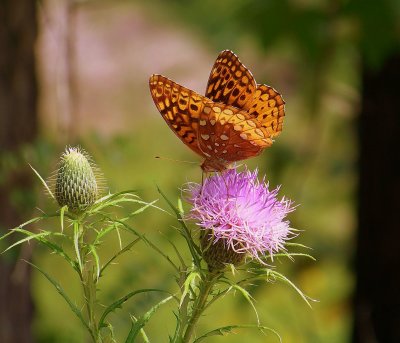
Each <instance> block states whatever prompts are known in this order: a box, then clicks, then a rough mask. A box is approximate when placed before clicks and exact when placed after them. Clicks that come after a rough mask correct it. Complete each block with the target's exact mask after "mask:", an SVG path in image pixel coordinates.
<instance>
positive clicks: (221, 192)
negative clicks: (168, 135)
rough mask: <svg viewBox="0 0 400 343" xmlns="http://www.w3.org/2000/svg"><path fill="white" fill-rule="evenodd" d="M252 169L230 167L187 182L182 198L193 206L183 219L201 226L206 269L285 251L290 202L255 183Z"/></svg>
mask: <svg viewBox="0 0 400 343" xmlns="http://www.w3.org/2000/svg"><path fill="white" fill-rule="evenodd" d="M257 173H258V172H257V170H256V171H254V172H251V171H248V170H245V171H243V172H237V171H236V170H235V169H231V170H228V171H226V172H225V173H222V174H219V173H218V174H214V175H213V176H211V177H209V178H207V179H206V180H205V181H204V184H203V185H201V184H197V183H189V184H188V188H187V189H186V190H185V193H186V194H185V195H186V196H185V197H186V200H187V201H188V202H189V203H190V204H191V205H192V208H191V210H190V213H189V215H188V217H189V218H190V219H194V220H195V221H196V224H197V225H198V226H200V227H201V230H202V232H201V234H200V240H201V246H202V249H203V257H204V259H205V260H206V262H207V263H208V266H209V269H210V270H215V269H223V268H224V267H225V265H226V264H227V263H232V264H234V265H237V264H239V263H240V262H242V261H243V259H244V258H245V257H246V256H249V257H251V258H255V259H258V260H260V258H261V256H263V255H265V254H267V253H269V254H270V255H271V257H273V254H274V253H275V252H277V251H279V250H282V249H284V244H285V241H286V240H288V239H290V238H291V236H292V235H291V233H292V230H291V228H290V226H289V221H287V220H285V217H286V215H287V214H288V213H289V212H291V211H293V210H294V207H293V203H292V201H290V200H288V199H285V198H284V197H283V198H282V199H281V200H279V199H278V198H277V194H278V191H279V187H278V188H276V189H273V190H269V185H268V183H265V179H263V181H262V182H259V181H258V179H257Z"/></svg>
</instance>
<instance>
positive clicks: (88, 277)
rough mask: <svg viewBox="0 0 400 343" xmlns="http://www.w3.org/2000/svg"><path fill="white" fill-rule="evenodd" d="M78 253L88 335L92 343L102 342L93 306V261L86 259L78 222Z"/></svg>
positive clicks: (94, 299) (94, 303)
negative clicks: (80, 263)
mask: <svg viewBox="0 0 400 343" xmlns="http://www.w3.org/2000/svg"><path fill="white" fill-rule="evenodd" d="M79 234H80V237H79V255H80V258H81V262H82V270H81V274H80V279H81V283H82V290H83V295H84V298H85V303H86V312H87V317H88V325H89V331H90V336H91V338H92V341H93V343H102V341H103V340H102V338H101V336H100V334H99V330H98V326H97V322H96V315H95V307H96V303H97V298H96V276H95V272H94V268H93V263H92V261H91V260H89V259H87V254H88V249H87V245H86V242H85V237H84V235H85V230H84V227H83V225H82V223H79Z"/></svg>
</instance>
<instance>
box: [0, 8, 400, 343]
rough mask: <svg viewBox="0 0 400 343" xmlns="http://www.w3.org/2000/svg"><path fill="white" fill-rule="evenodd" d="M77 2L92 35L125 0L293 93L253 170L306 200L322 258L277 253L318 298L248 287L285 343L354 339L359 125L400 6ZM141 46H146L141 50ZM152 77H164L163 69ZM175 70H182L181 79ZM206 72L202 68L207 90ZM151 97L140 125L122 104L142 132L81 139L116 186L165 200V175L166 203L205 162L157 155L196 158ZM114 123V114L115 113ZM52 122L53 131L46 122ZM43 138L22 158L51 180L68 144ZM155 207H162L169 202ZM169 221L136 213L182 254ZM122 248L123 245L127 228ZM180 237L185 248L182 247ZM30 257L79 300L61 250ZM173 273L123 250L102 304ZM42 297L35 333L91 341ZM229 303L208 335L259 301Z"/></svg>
mask: <svg viewBox="0 0 400 343" xmlns="http://www.w3.org/2000/svg"><path fill="white" fill-rule="evenodd" d="M78 4H79V6H80V8H79V9H80V10H82V11H87V12H90V11H92V12H91V13H92V15H93V17H94V18H95V20H93V23H91V24H92V25H93V27H94V30H97V29H100V28H101V27H104V26H105V25H106V26H107V29H110V30H112V26H111V25H110V24H109V23H107V20H106V19H108V18H109V17H108V16H109V13H108V12H107V11H98V12H96V9H97V8H101V7H102V6H103V7H104V8H106V9H109V8H111V7H115V8H117V10H118V6H119V5H121V4H123V6H121V8H120V11H132V12H137V13H139V14H140V15H142V16H143V17H144V18H145V19H144V20H147V21H149V22H150V23H151V25H152V26H156V27H162V28H164V27H165V28H167V27H168V28H171V27H173V28H174V29H175V32H184V33H186V34H187V35H189V36H190V37H191V39H192V40H193V41H196V42H200V43H201V45H202V46H203V47H204V49H205V50H207V51H208V52H212V53H211V54H210V56H214V57H211V59H210V68H211V65H212V63H213V58H215V57H216V56H217V54H218V52H219V51H220V50H223V49H232V50H233V51H234V52H235V53H237V54H238V55H239V58H240V59H241V60H242V61H243V62H244V64H245V65H246V66H248V67H249V68H250V70H252V72H253V73H254V75H255V77H256V80H257V81H258V82H260V83H269V84H272V85H273V86H274V87H275V88H276V89H278V90H279V91H280V92H281V93H282V94H283V97H284V98H285V100H286V114H287V115H286V118H285V124H284V130H283V132H282V135H281V136H280V137H278V138H277V139H276V143H275V144H274V145H273V146H272V147H271V148H270V149H268V150H267V151H265V152H264V153H263V154H262V155H261V156H260V157H258V158H256V159H252V160H250V161H249V162H248V165H249V167H250V168H254V167H256V166H258V167H259V169H261V174H264V173H266V175H267V178H268V179H269V180H270V182H271V184H272V185H274V186H275V185H277V184H282V188H281V194H282V195H283V194H285V195H286V196H288V197H289V198H292V199H293V200H295V202H296V203H298V204H299V207H298V210H297V211H296V212H295V213H294V214H293V215H292V216H291V218H290V219H291V222H292V224H293V227H295V228H297V229H300V230H304V231H302V232H300V237H299V238H297V239H296V241H297V242H301V243H304V244H306V245H308V246H310V247H312V248H313V251H312V255H313V256H315V257H317V259H318V261H317V262H316V263H310V262H308V261H303V260H301V259H297V260H296V261H295V262H294V263H287V262H285V263H283V261H282V264H281V263H280V262H279V261H278V262H277V268H278V270H279V271H281V272H283V273H286V274H288V275H289V276H290V278H291V279H292V280H293V281H294V282H295V283H296V284H298V285H299V286H300V288H302V289H303V290H304V291H305V293H306V294H308V295H310V296H312V297H313V298H316V299H318V300H319V302H318V303H315V304H314V307H313V309H312V310H309V309H308V308H307V306H305V305H304V303H303V302H302V300H301V299H299V298H298V297H297V295H296V294H294V292H292V290H290V289H288V288H287V287H285V286H283V285H280V284H268V285H258V284H257V285H255V286H254V289H253V290H252V292H253V293H252V294H253V295H254V297H255V299H256V301H257V303H256V306H257V308H258V309H259V312H260V317H261V318H260V319H261V321H262V323H263V324H265V325H267V326H269V327H272V328H274V329H276V330H277V331H278V332H279V333H280V334H281V336H282V338H283V341H284V342H286V343H287V342H296V343H301V342H307V343H308V342H326V343H329V342H332V343H333V342H347V341H349V337H350V330H351V320H352V319H351V312H350V302H349V300H350V298H351V291H352V287H353V275H352V270H351V268H350V261H351V259H352V254H353V251H354V246H353V235H354V230H355V206H356V204H355V196H354V192H355V185H356V181H357V180H356V168H355V166H356V160H357V144H356V138H355V125H354V123H355V118H356V115H357V109H358V106H359V103H358V102H359V92H360V83H361V69H362V65H361V62H362V61H365V62H366V63H367V64H368V66H369V67H371V68H375V69H377V68H379V66H380V65H381V63H382V62H383V61H384V60H385V58H387V57H388V56H389V55H390V54H391V53H393V52H395V51H398V49H399V43H400V39H399V32H400V27H399V25H400V2H399V1H397V0H385V1H362V0H354V1H346V0H336V1H324V0H274V1H273V0H266V1H261V0H260V1H250V0H243V1H239V0H238V1H230V0H229V1H228V0H221V1H215V0H214V1H211V0H196V1H184V0H169V1H161V0H155V1H151V2H150V1H149V2H144V3H143V2H140V1H129V0H126V1H114V2H113V1H109V0H108V1H107V0H102V1H96V0H93V1H86V2H78ZM139 9H140V10H139ZM141 11H142V12H141ZM96 15H97V17H96ZM167 34H168V32H167ZM128 35H129V33H128ZM156 38H157V37H154V39H156ZM121 39H122V38H121ZM110 44H111V43H110ZM132 44H135V42H132ZM148 44H149V45H151V44H158V45H159V46H158V48H157V52H158V53H159V54H163V52H165V51H167V50H168V49H169V48H170V47H169V46H168V44H167V43H163V42H162V41H161V40H158V41H156V40H155V41H154V42H151V41H150V42H148ZM187 49H188V50H189V49H191V46H187ZM185 53H186V51H184V50H178V51H176V54H177V55H178V54H185ZM137 54H140V51H139V50H138V51H137ZM196 63H197V62H196V61H193V65H192V66H190V67H192V68H196ZM121 67H122V68H123V67H124V66H121ZM154 72H159V70H158V66H156V65H155V66H154ZM166 76H168V77H171V78H172V79H174V75H166ZM134 77H135V75H132V78H134ZM207 77H208V75H204V80H203V82H204V85H205V83H206V81H207ZM177 81H179V80H177ZM145 82H146V80H144V83H143V84H142V85H141V88H140V89H138V90H137V92H138V93H139V94H144V91H143V89H145V88H146V87H147V84H145ZM146 90H147V89H146ZM113 91H114V89H113ZM133 91H134V90H131V89H129V90H126V89H121V90H120V93H121V95H120V97H119V98H118V99H116V100H115V101H116V102H119V101H120V102H121V103H123V104H125V103H127V104H130V102H129V99H130V97H131V92H133ZM143 102H146V103H147V104H148V107H147V108H148V109H151V110H147V111H146V112H144V113H142V112H140V113H139V114H138V115H137V117H139V119H140V120H138V119H137V118H134V119H132V118H131V112H132V108H129V109H127V110H126V112H127V115H126V118H127V119H126V123H124V124H126V126H129V127H132V129H131V130H130V133H129V135H114V136H112V137H110V138H104V137H102V136H99V135H96V134H93V133H89V134H88V133H85V135H82V137H81V143H82V145H83V147H84V148H85V149H86V150H87V151H88V152H89V153H90V154H92V155H93V157H94V160H95V161H96V162H97V164H98V165H99V166H100V167H101V169H102V170H103V172H104V174H105V177H106V179H107V181H108V185H109V187H110V189H111V191H113V192H115V191H119V190H122V189H137V190H138V192H139V194H140V195H141V197H142V198H144V199H145V200H148V201H151V200H153V199H155V198H158V194H157V192H156V187H155V185H156V184H157V185H159V186H160V187H161V188H162V190H163V191H164V192H165V193H166V194H167V195H168V197H169V198H170V199H173V198H175V199H177V198H178V197H179V196H180V190H179V187H181V186H182V184H183V183H184V182H186V181H192V180H194V181H199V180H200V179H201V173H200V169H199V167H198V166H197V165H193V166H192V165H188V164H184V163H179V162H174V161H166V160H155V159H154V158H153V156H173V158H175V159H177V160H191V161H193V160H194V157H193V154H192V153H191V152H190V151H189V150H188V149H187V148H185V147H184V146H183V145H182V144H181V143H180V142H178V140H177V139H176V137H174V135H173V134H172V133H171V132H170V130H169V129H168V127H167V126H166V125H165V123H164V122H163V121H162V119H161V118H159V117H158V116H157V110H156V108H155V107H153V105H152V103H151V99H150V96H149V95H148V96H147V98H143ZM120 106H121V107H122V105H121V104H120ZM150 111H151V112H150ZM112 119H113V118H112V114H110V119H109V120H110V121H111V120H112ZM42 127H44V128H46V123H45V122H43V123H42ZM150 133H151V138H152V139H151V140H150V139H149V135H150ZM43 136H46V137H51V138H50V143H45V142H43V141H41V142H40V143H38V145H37V147H36V150H37V156H38V157H37V158H32V156H31V155H29V156H26V161H29V162H30V163H31V164H32V165H34V166H35V168H36V169H38V171H39V172H40V173H41V174H42V175H49V174H50V172H51V171H52V170H54V169H55V165H54V162H52V161H51V160H52V159H53V158H54V157H55V156H58V154H59V152H60V151H62V150H63V146H61V145H60V142H58V143H57V144H58V145H57V144H55V143H54V141H55V140H56V138H57V133H54V132H53V133H49V132H43ZM68 143H69V144H72V143H75V142H68ZM35 156H36V155H35ZM7 161H8V159H4V160H3V159H2V163H8V164H9V165H11V164H12V161H11V162H7ZM10 163H11V164H10ZM27 168H28V167H27ZM0 176H1V175H0ZM158 205H159V206H162V207H166V206H164V205H163V203H162V201H160V202H159V203H158ZM46 206H52V205H51V204H50V205H49V201H48V199H46V198H45V197H44V196H43V197H42V198H41V199H40V201H39V204H38V207H41V208H43V207H46ZM171 225H172V226H173V225H176V222H175V221H174V220H173V218H171V217H169V216H167V215H161V216H159V215H158V214H156V213H154V215H150V216H148V215H143V216H141V217H138V218H137V221H136V222H135V227H136V228H137V229H138V230H139V231H141V232H143V233H146V235H149V236H151V238H152V239H153V240H154V241H156V242H158V243H159V245H161V246H163V247H165V251H167V252H171V254H172V250H171V247H170V245H169V243H168V239H169V240H174V241H175V240H176V239H177V237H178V236H177V234H176V233H175V231H174V230H173V229H171V228H170V227H171ZM114 244H115V246H117V245H118V239H117V237H115V242H114ZM179 244H181V245H179ZM178 246H183V242H180V243H178ZM105 253H107V252H105ZM34 259H35V263H36V264H38V265H40V266H43V269H45V270H47V271H49V272H50V274H52V275H54V277H56V278H58V279H60V280H62V284H63V286H64V288H65V289H66V291H67V292H70V294H72V295H74V296H75V295H79V289H78V287H77V283H75V282H74V278H73V276H72V275H70V274H69V273H68V272H67V271H66V270H64V268H63V267H62V262H61V260H60V259H57V257H55V258H48V255H47V254H42V253H41V250H37V251H36V254H35V257H34ZM173 282H174V281H173V280H171V278H170V271H169V270H168V266H167V265H160V261H159V259H158V257H157V256H154V254H152V253H151V252H149V250H148V249H146V248H145V247H144V246H140V247H138V249H135V250H134V251H133V253H132V254H131V255H130V257H128V256H124V257H123V258H122V259H121V260H120V261H119V264H118V266H116V267H115V268H114V269H113V271H112V273H110V274H108V275H106V276H105V280H104V283H105V286H104V289H102V293H103V299H104V301H105V303H106V302H107V300H108V299H110V298H111V297H114V298H115V297H116V296H118V295H121V294H124V292H126V291H129V290H130V289H132V288H135V289H137V288H144V287H160V288H167V289H168V288H170V287H172V284H173ZM132 285H134V286H132ZM33 293H34V296H35V303H36V311H37V315H36V320H35V323H34V327H35V332H36V335H37V340H38V341H39V342H43V343H46V342H55V341H56V342H60V343H63V342H65V343H66V342H77V341H82V340H83V331H82V330H81V328H80V326H79V323H78V322H77V321H76V319H75V318H73V317H72V315H71V314H70V313H69V311H68V308H67V307H66V306H65V304H64V303H63V301H62V299H61V298H60V297H59V295H58V294H57V293H56V292H55V291H53V290H52V289H51V287H50V286H49V285H48V284H47V283H46V280H44V279H43V278H42V277H41V276H40V275H37V274H35V277H34V284H33ZM147 300H148V299H146V298H142V299H139V298H138V299H136V300H134V301H132V302H131V303H129V305H128V310H129V311H130V312H131V313H132V314H138V313H143V312H144V311H145V310H146V309H147V308H148V301H147ZM225 300H226V301H225V302H223V303H221V304H219V305H217V306H216V307H215V308H214V309H213V310H212V311H210V312H209V313H207V315H206V316H205V317H204V318H203V320H202V324H201V326H200V328H199V330H206V329H210V328H212V327H214V326H217V325H221V326H222V325H226V324H229V323H254V322H255V318H254V314H253V312H252V309H251V308H249V306H248V305H247V304H246V303H244V302H243V299H241V298H240V297H229V298H227V299H225ZM150 303H151V301H150ZM121 314H122V313H118V318H122V319H117V316H115V317H114V320H115V323H114V324H115V328H116V333H117V331H118V330H121V332H122V335H121V336H124V335H125V333H126V332H127V330H128V328H129V325H130V320H129V315H128V313H125V316H122V315H121ZM117 320H118V321H117ZM173 322H174V318H173V316H172V314H171V308H169V307H168V305H167V306H165V308H163V309H161V310H160V312H159V313H157V314H156V315H155V317H154V318H153V320H152V321H151V322H150V323H149V326H148V331H149V332H153V333H154V335H155V336H153V337H154V341H155V342H165V341H167V335H168V333H170V332H171V330H172V327H173ZM117 335H118V333H117ZM243 337H245V338H246V341H249V342H266V341H267V342H269V341H270V336H266V337H264V336H262V335H260V334H259V333H257V332H253V331H251V330H249V331H241V332H238V334H237V335H232V336H230V337H227V338H221V339H218V338H217V339H213V341H216V342H217V341H218V342H219V341H221V342H224V341H226V342H227V341H229V342H231V343H234V342H242V341H243ZM271 341H274V339H272V340H271Z"/></svg>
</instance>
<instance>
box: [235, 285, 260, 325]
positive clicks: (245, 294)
mask: <svg viewBox="0 0 400 343" xmlns="http://www.w3.org/2000/svg"><path fill="white" fill-rule="evenodd" d="M232 288H233V289H237V290H238V291H239V292H240V293H241V294H242V295H243V297H244V298H245V299H246V300H247V302H248V303H249V304H250V306H251V307H252V308H253V310H254V313H255V314H256V318H257V324H258V325H260V318H259V317H258V312H257V309H256V307H255V305H254V303H253V299H252V296H251V295H250V293H249V292H248V291H246V290H245V289H244V288H243V287H240V286H239V285H232Z"/></svg>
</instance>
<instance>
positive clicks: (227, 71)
mask: <svg viewBox="0 0 400 343" xmlns="http://www.w3.org/2000/svg"><path fill="white" fill-rule="evenodd" d="M206 97H208V98H210V99H211V100H213V101H215V102H221V103H223V104H227V105H232V106H235V107H237V108H239V109H241V110H247V111H248V113H249V114H250V115H251V117H253V118H256V119H257V120H258V121H259V122H260V123H261V125H262V126H263V127H264V128H266V129H267V131H268V133H269V134H270V137H276V136H277V135H279V133H280V132H281V131H282V124H283V117H284V116H285V102H284V100H283V99H282V96H281V95H280V94H279V93H278V92H277V91H276V90H275V89H273V88H272V87H270V86H267V85H257V84H256V81H255V79H254V77H253V75H252V74H251V72H250V70H248V69H247V68H246V67H245V66H244V65H243V63H242V62H241V61H240V60H239V58H238V57H237V56H236V55H235V54H234V53H233V52H232V51H230V50H224V51H222V52H221V53H220V54H219V55H218V57H217V59H216V61H215V63H214V66H213V67H212V69H211V74H210V77H209V79H208V84H207V90H206Z"/></svg>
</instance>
